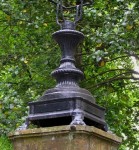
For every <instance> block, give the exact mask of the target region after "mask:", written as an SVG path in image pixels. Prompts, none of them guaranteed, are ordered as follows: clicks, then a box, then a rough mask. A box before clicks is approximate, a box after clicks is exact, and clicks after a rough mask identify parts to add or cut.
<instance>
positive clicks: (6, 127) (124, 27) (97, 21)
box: [0, 0, 139, 150]
mask: <svg viewBox="0 0 139 150" xmlns="http://www.w3.org/2000/svg"><path fill="white" fill-rule="evenodd" d="M73 3H74V2H73ZM138 6H139V2H138V0H132V2H131V1H130V0H126V1H125V0H113V1H111V0H106V1H102V0H97V1H94V4H93V5H91V6H87V7H84V15H83V20H82V21H81V22H79V24H78V26H77V29H78V30H79V31H82V32H83V33H84V34H85V36H86V38H85V41H84V43H83V44H82V45H81V47H80V48H79V49H78V50H77V54H76V56H75V58H76V60H77V64H76V65H77V66H78V67H79V68H80V69H81V70H82V71H84V73H85V80H84V81H82V82H81V83H80V85H81V86H82V87H84V88H87V89H88V90H89V91H91V92H92V94H93V95H94V97H95V98H96V100H97V103H98V104H100V105H102V106H103V107H105V108H106V120H107V122H108V125H109V129H110V130H111V131H113V132H114V133H116V134H117V135H119V136H121V137H123V144H122V146H121V148H120V150H137V149H138V148H139V136H138V134H137V133H138V131H139V117H138V116H139V114H138V111H139V109H138V108H139V93H138V88H139V71H138V70H136V69H135V68H134V65H135V64H133V57H134V59H135V60H136V61H137V63H138V62H139V40H138V39H139V18H138V16H139V9H138ZM54 12H55V9H54V7H53V6H52V5H50V3H49V2H48V1H45V0H37V1H34V0H12V1H11V0H6V1H5V0H0V134H4V133H8V132H10V131H11V130H14V129H15V128H17V127H18V126H19V125H21V124H22V123H23V122H24V120H25V116H27V112H28V102H30V101H33V100H36V99H38V98H39V97H40V96H41V95H42V93H43V92H44V91H45V90H46V89H48V88H51V87H53V86H54V85H55V81H54V80H53V79H52V78H51V76H50V73H51V71H52V70H54V69H55V68H56V67H58V65H59V60H60V50H59V48H58V46H57V45H56V43H54V41H53V40H52V38H51V36H52V33H53V32H55V31H57V30H58V29H59V28H58V27H57V26H56V23H55V13H54Z"/></svg>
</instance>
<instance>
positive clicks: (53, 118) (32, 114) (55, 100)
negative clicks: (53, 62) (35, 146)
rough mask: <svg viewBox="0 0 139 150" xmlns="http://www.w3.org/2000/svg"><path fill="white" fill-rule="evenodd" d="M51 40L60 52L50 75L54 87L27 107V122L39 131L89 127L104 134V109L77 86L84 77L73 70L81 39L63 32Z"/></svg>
mask: <svg viewBox="0 0 139 150" xmlns="http://www.w3.org/2000/svg"><path fill="white" fill-rule="evenodd" d="M53 38H54V39H55V40H56V42H57V43H58V44H59V46H60V48H61V51H62V59H61V61H60V66H59V68H57V69H56V70H54V71H53V72H52V76H53V77H54V78H55V79H56V81H57V85H56V87H55V88H53V89H49V90H47V91H46V92H45V93H44V95H43V96H42V97H41V98H40V100H39V101H36V102H30V103H29V109H30V111H29V116H28V118H27V120H28V121H29V122H31V123H32V124H35V125H38V126H40V127H47V126H56V125H68V124H71V125H90V126H96V127H97V128H100V129H102V130H105V131H106V130H107V125H106V123H105V120H104V114H105V109H104V108H102V107H100V106H98V105H97V104H96V103H95V99H94V98H93V96H92V95H91V93H90V92H89V91H87V90H85V89H82V88H80V87H79V86H78V81H79V80H81V79H82V78H83V76H84V75H83V73H82V71H80V70H79V69H77V68H76V67H75V60H74V52H75V50H76V48H77V46H78V44H79V43H80V42H81V41H82V40H83V38H84V35H83V34H82V33H81V32H78V31H76V30H72V29H63V30H59V31H57V32H55V33H54V34H53Z"/></svg>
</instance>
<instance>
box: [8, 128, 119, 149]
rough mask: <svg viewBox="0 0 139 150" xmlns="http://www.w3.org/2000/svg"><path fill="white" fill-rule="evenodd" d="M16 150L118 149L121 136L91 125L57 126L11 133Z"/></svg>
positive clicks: (10, 136)
mask: <svg viewBox="0 0 139 150" xmlns="http://www.w3.org/2000/svg"><path fill="white" fill-rule="evenodd" d="M9 138H10V139H11V140H12V142H13V145H14V150H117V149H118V147H119V145H120V143H121V141H122V140H121V138H119V137H117V136H115V135H113V134H111V133H107V132H104V131H102V130H100V129H97V128H95V127H91V126H76V127H74V126H73V127H70V126H57V127H49V128H37V129H27V130H22V131H15V132H13V133H10V134H9Z"/></svg>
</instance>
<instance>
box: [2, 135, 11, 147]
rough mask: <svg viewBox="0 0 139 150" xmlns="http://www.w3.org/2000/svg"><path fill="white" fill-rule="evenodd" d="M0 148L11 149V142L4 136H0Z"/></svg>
mask: <svg viewBox="0 0 139 150" xmlns="http://www.w3.org/2000/svg"><path fill="white" fill-rule="evenodd" d="M0 149H1V150H13V147H12V145H11V143H10V142H9V140H8V139H7V138H6V137H5V136H1V137H0Z"/></svg>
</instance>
